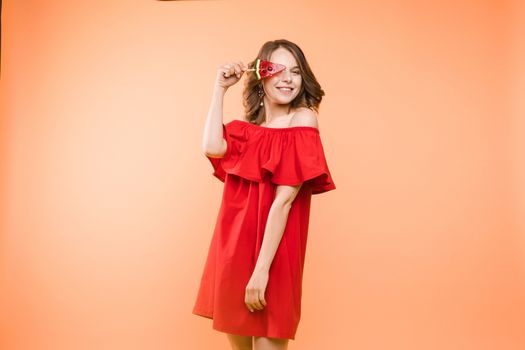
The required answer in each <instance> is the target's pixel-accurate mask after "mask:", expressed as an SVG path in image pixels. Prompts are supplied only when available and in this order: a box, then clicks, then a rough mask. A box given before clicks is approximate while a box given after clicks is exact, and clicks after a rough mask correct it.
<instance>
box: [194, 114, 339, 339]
mask: <svg viewBox="0 0 525 350" xmlns="http://www.w3.org/2000/svg"><path fill="white" fill-rule="evenodd" d="M223 135H224V138H225V140H226V142H227V144H228V147H227V150H226V153H225V154H224V156H223V157H222V158H212V157H208V159H209V160H210V162H211V164H212V166H213V169H214V172H213V175H214V176H215V177H217V178H218V179H219V180H221V181H222V182H224V190H223V194H222V202H221V207H220V210H219V214H218V217H217V221H216V224H215V230H214V232H213V236H212V239H211V243H210V246H209V250H208V255H207V259H206V263H205V265H204V271H203V274H202V278H201V281H200V287H199V291H198V294H197V299H196V302H195V305H194V307H193V311H192V313H193V314H196V315H200V316H204V317H207V318H212V319H213V326H212V327H213V328H214V329H216V330H218V331H221V332H226V333H232V334H237V335H246V336H264V337H273V338H289V339H294V338H295V333H296V330H297V326H298V324H299V319H300V317H301V284H302V274H303V266H304V261H305V260H304V259H305V252H306V240H307V236H308V219H309V214H310V199H311V195H312V194H319V193H323V192H326V191H330V190H333V189H335V184H334V182H333V181H332V177H331V175H330V171H329V170H328V165H327V162H326V159H325V155H324V151H323V146H322V144H321V138H320V132H319V130H318V129H317V128H314V127H310V126H292V127H287V128H271V127H265V126H260V125H256V124H252V123H249V122H247V121H242V120H233V121H231V122H229V123H227V124H226V125H224V124H223ZM300 183H303V185H302V186H301V189H300V191H299V193H298V194H297V196H296V197H295V200H294V201H293V203H292V206H291V209H290V212H289V214H288V219H287V223H286V227H285V230H284V233H283V236H282V238H281V241H280V243H279V247H278V248H277V251H276V253H275V257H274V259H273V261H272V264H271V266H270V270H269V278H268V284H267V286H266V291H265V299H266V302H267V305H266V306H265V307H264V308H263V310H257V309H255V310H254V311H253V312H250V310H248V308H247V307H246V304H245V303H244V296H245V290H246V285H247V284H248V281H249V280H250V277H251V275H252V273H253V269H254V267H255V264H256V262H257V257H258V255H259V251H260V248H261V244H262V240H263V236H264V229H265V224H266V219H267V217H268V212H269V210H270V207H271V205H272V202H273V199H274V196H275V190H276V185H298V184H300Z"/></svg>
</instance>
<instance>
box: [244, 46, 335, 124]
mask: <svg viewBox="0 0 525 350" xmlns="http://www.w3.org/2000/svg"><path fill="white" fill-rule="evenodd" d="M279 47H283V48H285V49H287V50H288V51H290V53H291V54H292V55H293V56H294V57H295V59H296V60H297V64H298V66H299V69H300V71H301V77H302V83H301V90H300V91H299V94H298V95H297V96H296V97H295V98H294V99H293V100H292V102H290V106H289V109H288V112H290V110H291V109H292V108H293V109H295V108H299V107H307V108H309V109H312V110H314V111H316V112H318V111H319V105H320V104H321V100H322V98H323V96H324V94H325V93H324V91H323V89H321V85H320V84H319V82H318V81H317V79H316V78H315V76H314V73H313V72H312V69H311V68H310V65H309V64H308V62H307V61H306V57H305V56H304V53H303V51H302V50H301V48H300V47H299V46H297V44H295V43H293V42H291V41H288V40H286V39H279V40H272V41H267V42H266V43H264V45H263V46H262V47H261V49H260V50H259V53H258V54H257V57H256V58H255V59H254V60H253V61H251V62H249V63H248V68H255V63H256V61H257V58H259V59H261V60H270V57H271V55H272V53H273V51H275V50H276V49H278V48H279ZM250 73H251V72H250ZM262 88H263V87H262V83H261V81H260V80H258V79H257V76H256V75H255V74H249V75H248V78H247V79H246V80H245V83H244V90H243V106H244V113H245V116H244V118H245V120H246V121H248V122H250V123H253V124H257V125H260V124H262V123H263V122H264V121H265V113H264V108H265V107H264V106H261V105H260V103H261V100H262V99H263V97H259V95H258V94H257V92H258V91H259V90H262Z"/></svg>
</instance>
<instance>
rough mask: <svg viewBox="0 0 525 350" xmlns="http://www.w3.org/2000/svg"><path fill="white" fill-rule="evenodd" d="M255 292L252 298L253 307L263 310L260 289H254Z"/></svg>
mask: <svg viewBox="0 0 525 350" xmlns="http://www.w3.org/2000/svg"><path fill="white" fill-rule="evenodd" d="M253 294H254V298H253V299H252V305H253V307H254V308H256V309H257V310H262V309H263V306H262V304H261V302H260V301H259V291H254V293H253Z"/></svg>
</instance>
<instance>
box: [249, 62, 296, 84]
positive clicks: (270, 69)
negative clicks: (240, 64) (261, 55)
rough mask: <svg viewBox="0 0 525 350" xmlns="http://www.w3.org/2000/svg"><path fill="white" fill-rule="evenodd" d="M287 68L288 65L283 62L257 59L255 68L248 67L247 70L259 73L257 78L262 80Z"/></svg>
mask: <svg viewBox="0 0 525 350" xmlns="http://www.w3.org/2000/svg"><path fill="white" fill-rule="evenodd" d="M285 69H286V66H284V65H282V64H279V63H273V62H270V61H266V60H261V59H257V60H256V61H255V68H248V69H247V71H255V75H257V79H258V80H261V79H263V78H268V77H271V76H272V75H274V74H277V73H279V72H280V71H282V70H285Z"/></svg>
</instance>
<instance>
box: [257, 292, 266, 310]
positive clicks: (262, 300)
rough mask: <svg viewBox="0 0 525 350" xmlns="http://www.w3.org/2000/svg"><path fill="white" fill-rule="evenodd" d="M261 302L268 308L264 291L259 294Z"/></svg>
mask: <svg viewBox="0 0 525 350" xmlns="http://www.w3.org/2000/svg"><path fill="white" fill-rule="evenodd" d="M259 300H260V301H261V304H263V305H264V306H266V299H265V298H264V291H261V292H260V293H259Z"/></svg>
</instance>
